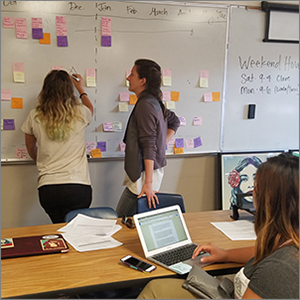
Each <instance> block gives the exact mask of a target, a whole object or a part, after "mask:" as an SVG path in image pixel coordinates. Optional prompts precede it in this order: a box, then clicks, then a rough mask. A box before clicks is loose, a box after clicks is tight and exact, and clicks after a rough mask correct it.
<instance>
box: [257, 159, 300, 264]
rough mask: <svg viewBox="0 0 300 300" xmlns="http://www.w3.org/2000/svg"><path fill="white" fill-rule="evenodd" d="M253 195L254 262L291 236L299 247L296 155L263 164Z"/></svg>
mask: <svg viewBox="0 0 300 300" xmlns="http://www.w3.org/2000/svg"><path fill="white" fill-rule="evenodd" d="M253 197H254V203H255V206H256V217H255V225H254V228H255V232H256V235H257V239H256V246H255V258H254V262H253V264H256V263H258V262H259V261H260V260H262V259H263V258H265V257H266V256H268V255H270V254H271V253H273V252H274V251H275V250H276V249H277V248H278V247H280V245H282V244H283V243H284V242H286V241H288V240H290V239H291V240H292V242H293V243H294V244H295V245H296V246H297V247H298V249H299V158H297V157H295V156H294V155H291V154H288V153H286V154H280V155H279V156H276V157H271V158H269V159H268V160H267V161H266V162H264V163H262V164H261V165H260V166H259V167H258V169H257V172H256V175H255V183H254V194H253Z"/></svg>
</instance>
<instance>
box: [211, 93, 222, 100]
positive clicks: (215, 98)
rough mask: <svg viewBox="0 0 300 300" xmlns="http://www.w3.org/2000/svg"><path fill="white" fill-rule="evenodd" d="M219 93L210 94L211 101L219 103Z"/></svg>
mask: <svg viewBox="0 0 300 300" xmlns="http://www.w3.org/2000/svg"><path fill="white" fill-rule="evenodd" d="M220 94H221V93H220V92H212V101H220Z"/></svg>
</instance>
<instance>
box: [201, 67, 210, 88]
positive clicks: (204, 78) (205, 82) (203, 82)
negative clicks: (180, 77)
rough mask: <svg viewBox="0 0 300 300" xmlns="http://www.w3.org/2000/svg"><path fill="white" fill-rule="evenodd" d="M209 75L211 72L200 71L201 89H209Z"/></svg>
mask: <svg viewBox="0 0 300 300" xmlns="http://www.w3.org/2000/svg"><path fill="white" fill-rule="evenodd" d="M208 74H209V72H208V71H207V70H201V71H200V79H199V86H200V87H202V88H207V87H208Z"/></svg>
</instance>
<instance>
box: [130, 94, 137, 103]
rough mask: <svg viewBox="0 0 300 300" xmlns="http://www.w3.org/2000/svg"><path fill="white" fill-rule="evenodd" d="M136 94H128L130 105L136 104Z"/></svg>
mask: <svg viewBox="0 0 300 300" xmlns="http://www.w3.org/2000/svg"><path fill="white" fill-rule="evenodd" d="M137 100H138V99H137V96H136V95H129V104H130V105H134V104H136V101H137Z"/></svg>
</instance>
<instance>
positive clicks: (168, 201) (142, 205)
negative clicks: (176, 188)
mask: <svg viewBox="0 0 300 300" xmlns="http://www.w3.org/2000/svg"><path fill="white" fill-rule="evenodd" d="M156 196H157V198H158V201H159V204H158V205H156V208H163V207H167V206H171V205H176V204H178V205H179V206H180V208H181V211H182V212H183V213H185V206H184V201H183V198H182V196H181V195H179V194H169V193H157V194H156ZM152 209H154V208H153V207H152V208H149V207H148V200H147V197H146V196H143V197H141V198H139V199H138V200H137V209H136V211H137V213H138V214H139V213H142V212H145V211H149V210H152Z"/></svg>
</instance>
